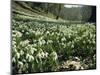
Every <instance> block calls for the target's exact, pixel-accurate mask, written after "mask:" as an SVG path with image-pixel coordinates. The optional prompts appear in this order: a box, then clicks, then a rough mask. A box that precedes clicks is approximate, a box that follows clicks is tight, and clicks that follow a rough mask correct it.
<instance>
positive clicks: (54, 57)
mask: <svg viewBox="0 0 100 75" xmlns="http://www.w3.org/2000/svg"><path fill="white" fill-rule="evenodd" d="M50 56H51V57H52V58H53V60H57V59H58V56H57V53H56V52H55V51H53V52H52V53H51V54H50Z"/></svg>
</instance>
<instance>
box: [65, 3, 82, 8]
mask: <svg viewBox="0 0 100 75" xmlns="http://www.w3.org/2000/svg"><path fill="white" fill-rule="evenodd" d="M64 7H67V8H72V7H82V5H68V4H67V5H64Z"/></svg>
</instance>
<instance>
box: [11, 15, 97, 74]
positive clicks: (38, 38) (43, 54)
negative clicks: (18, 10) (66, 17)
mask: <svg viewBox="0 0 100 75" xmlns="http://www.w3.org/2000/svg"><path fill="white" fill-rule="evenodd" d="M38 19H39V20H37V19H36V20H35V19H34V18H28V16H27V17H25V16H21V15H19V16H17V15H15V16H13V18H12V69H13V72H14V73H34V72H51V71H69V70H83V69H95V68H96V26H95V25H94V24H90V23H85V24H67V23H62V22H61V23H60V22H51V21H42V20H43V19H41V18H38Z"/></svg>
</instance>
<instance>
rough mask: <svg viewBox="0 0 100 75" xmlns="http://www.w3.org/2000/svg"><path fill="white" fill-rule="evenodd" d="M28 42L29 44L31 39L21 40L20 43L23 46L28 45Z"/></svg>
mask: <svg viewBox="0 0 100 75" xmlns="http://www.w3.org/2000/svg"><path fill="white" fill-rule="evenodd" d="M27 44H29V40H25V41H21V42H20V45H21V46H22V47H24V46H26V45H27Z"/></svg>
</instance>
